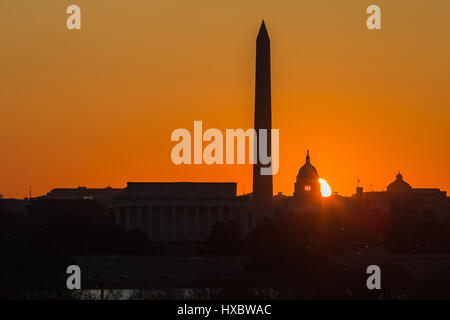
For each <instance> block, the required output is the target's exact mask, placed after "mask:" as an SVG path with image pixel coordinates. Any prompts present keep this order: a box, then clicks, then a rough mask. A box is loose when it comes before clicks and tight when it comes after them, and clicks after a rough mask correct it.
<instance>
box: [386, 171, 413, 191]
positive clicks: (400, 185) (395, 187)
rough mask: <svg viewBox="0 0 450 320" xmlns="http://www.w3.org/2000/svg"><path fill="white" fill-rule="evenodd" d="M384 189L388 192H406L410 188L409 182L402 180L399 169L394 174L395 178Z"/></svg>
mask: <svg viewBox="0 0 450 320" xmlns="http://www.w3.org/2000/svg"><path fill="white" fill-rule="evenodd" d="M386 189H387V191H388V192H390V193H408V192H410V191H411V190H412V188H411V186H410V185H409V183H407V182H406V181H405V180H403V176H402V174H401V173H400V171H399V172H398V174H397V175H396V176H395V180H394V181H393V182H391V183H390V184H389V185H388V186H387V188H386Z"/></svg>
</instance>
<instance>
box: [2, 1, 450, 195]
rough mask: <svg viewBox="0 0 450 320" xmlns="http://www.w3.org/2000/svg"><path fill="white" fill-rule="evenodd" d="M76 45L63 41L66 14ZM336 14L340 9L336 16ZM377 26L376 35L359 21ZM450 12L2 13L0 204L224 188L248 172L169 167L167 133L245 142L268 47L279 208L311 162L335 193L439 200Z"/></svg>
mask: <svg viewBox="0 0 450 320" xmlns="http://www.w3.org/2000/svg"><path fill="white" fill-rule="evenodd" d="M73 3H75V4H78V5H79V6H80V7H81V9H82V30H80V31H69V30H67V29H66V24H65V20H66V18H67V14H66V13H65V10H66V7H67V6H68V5H69V4H73ZM344 3H345V5H344ZM369 4H378V5H379V6H380V7H381V10H382V14H381V15H382V27H383V30H380V31H369V30H367V28H366V27H365V19H366V17H367V15H366V14H365V8H366V7H367V6H368V5H369ZM449 12H450V1H448V0H434V1H425V0H422V1H419V0H396V1H381V0H375V1H370V2H369V1H359V0H350V1H345V2H344V1H334V0H316V1H261V0H259V1H216V0H214V1H211V0H196V1H179V0H177V1H174V0H164V1H144V0H127V1H125V0H121V1H119V0H95V1H92V0H89V1H88V0H72V1H64V0H45V1H23V0H1V2H0V39H1V50H0V66H1V73H0V74H1V76H0V137H1V146H2V148H1V154H0V155H1V156H0V194H3V195H4V197H24V196H27V193H28V187H29V185H30V184H31V185H32V189H33V195H34V196H37V195H41V194H44V193H46V192H48V191H49V190H50V189H51V188H53V187H77V186H88V187H104V186H106V185H111V186H115V187H123V186H125V184H126V182H127V181H235V182H237V183H238V193H242V192H244V191H245V192H250V191H251V186H252V182H251V181H252V179H251V177H252V168H251V166H249V165H213V166H206V165H202V166H194V165H191V166H186V165H181V166H175V165H174V164H172V162H171V159H170V152H171V149H172V147H173V146H174V144H175V143H172V142H171V141H170V135H171V132H172V131H173V130H174V129H176V128H188V129H190V130H193V121H194V120H202V121H203V126H204V128H205V129H206V128H219V129H222V130H224V129H225V128H250V127H252V126H253V123H252V122H253V108H254V105H253V98H254V93H253V90H254V62H255V41H256V35H257V32H258V28H259V24H260V22H261V19H262V18H264V19H265V20H266V23H267V27H268V31H269V34H270V37H271V45H272V117H273V127H274V128H278V129H280V170H279V173H278V174H277V175H275V176H274V192H278V191H282V192H284V193H286V194H292V192H293V185H294V181H295V177H296V175H297V171H298V169H299V168H300V166H301V165H302V164H303V163H304V157H305V152H306V149H307V148H309V149H310V151H311V161H312V163H313V164H314V165H315V166H316V168H317V169H318V172H319V175H320V176H321V177H322V178H324V179H326V180H327V181H328V183H329V184H330V186H331V188H332V189H333V191H338V192H339V193H340V194H345V195H349V194H351V193H353V191H354V188H355V184H356V179H357V178H358V177H359V178H360V179H361V185H363V186H365V187H366V188H369V185H370V184H373V188H374V189H375V190H382V189H385V187H386V185H387V184H388V183H389V182H391V181H392V180H393V179H394V177H395V175H396V173H397V171H398V170H401V172H402V174H403V176H404V178H405V180H406V181H408V182H409V183H410V184H411V185H412V186H413V187H437V188H441V189H444V190H450V170H449V165H448V164H449V162H450V161H449V160H450V149H449V147H448V141H450V109H449V106H450V90H449V89H450V88H449V84H450V59H449V57H450V42H449V41H448V40H449V35H450V20H449V19H448V13H449Z"/></svg>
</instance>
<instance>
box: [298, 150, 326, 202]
mask: <svg viewBox="0 0 450 320" xmlns="http://www.w3.org/2000/svg"><path fill="white" fill-rule="evenodd" d="M321 198H322V193H321V191H320V183H319V174H318V173H317V169H316V168H315V167H314V166H313V165H312V164H311V158H310V156H309V150H307V151H306V161H305V164H304V165H303V166H302V167H301V168H300V170H298V175H297V180H296V182H295V184H294V202H295V207H296V208H297V209H298V208H299V206H301V207H305V206H308V205H310V204H313V203H316V202H318V201H320V199H321Z"/></svg>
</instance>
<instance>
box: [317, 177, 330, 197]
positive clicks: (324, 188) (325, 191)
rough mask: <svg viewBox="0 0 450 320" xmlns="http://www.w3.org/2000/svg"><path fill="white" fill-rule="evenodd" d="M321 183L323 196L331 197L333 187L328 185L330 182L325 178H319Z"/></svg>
mask: <svg viewBox="0 0 450 320" xmlns="http://www.w3.org/2000/svg"><path fill="white" fill-rule="evenodd" d="M319 183H320V192H321V193H322V197H329V196H331V188H330V186H329V185H328V183H327V182H326V181H325V180H324V179H321V178H319Z"/></svg>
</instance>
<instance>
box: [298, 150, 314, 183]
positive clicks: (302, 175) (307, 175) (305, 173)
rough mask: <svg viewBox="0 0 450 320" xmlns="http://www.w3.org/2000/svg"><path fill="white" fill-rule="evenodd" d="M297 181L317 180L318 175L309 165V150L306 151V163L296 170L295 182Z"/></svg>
mask: <svg viewBox="0 0 450 320" xmlns="http://www.w3.org/2000/svg"><path fill="white" fill-rule="evenodd" d="M299 179H308V180H309V179H319V174H318V173H317V170H316V168H315V167H314V166H313V165H312V164H311V158H310V157H309V150H307V151H306V162H305V164H304V165H303V166H302V167H301V168H300V170H298V175H297V181H298V180H299Z"/></svg>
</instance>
